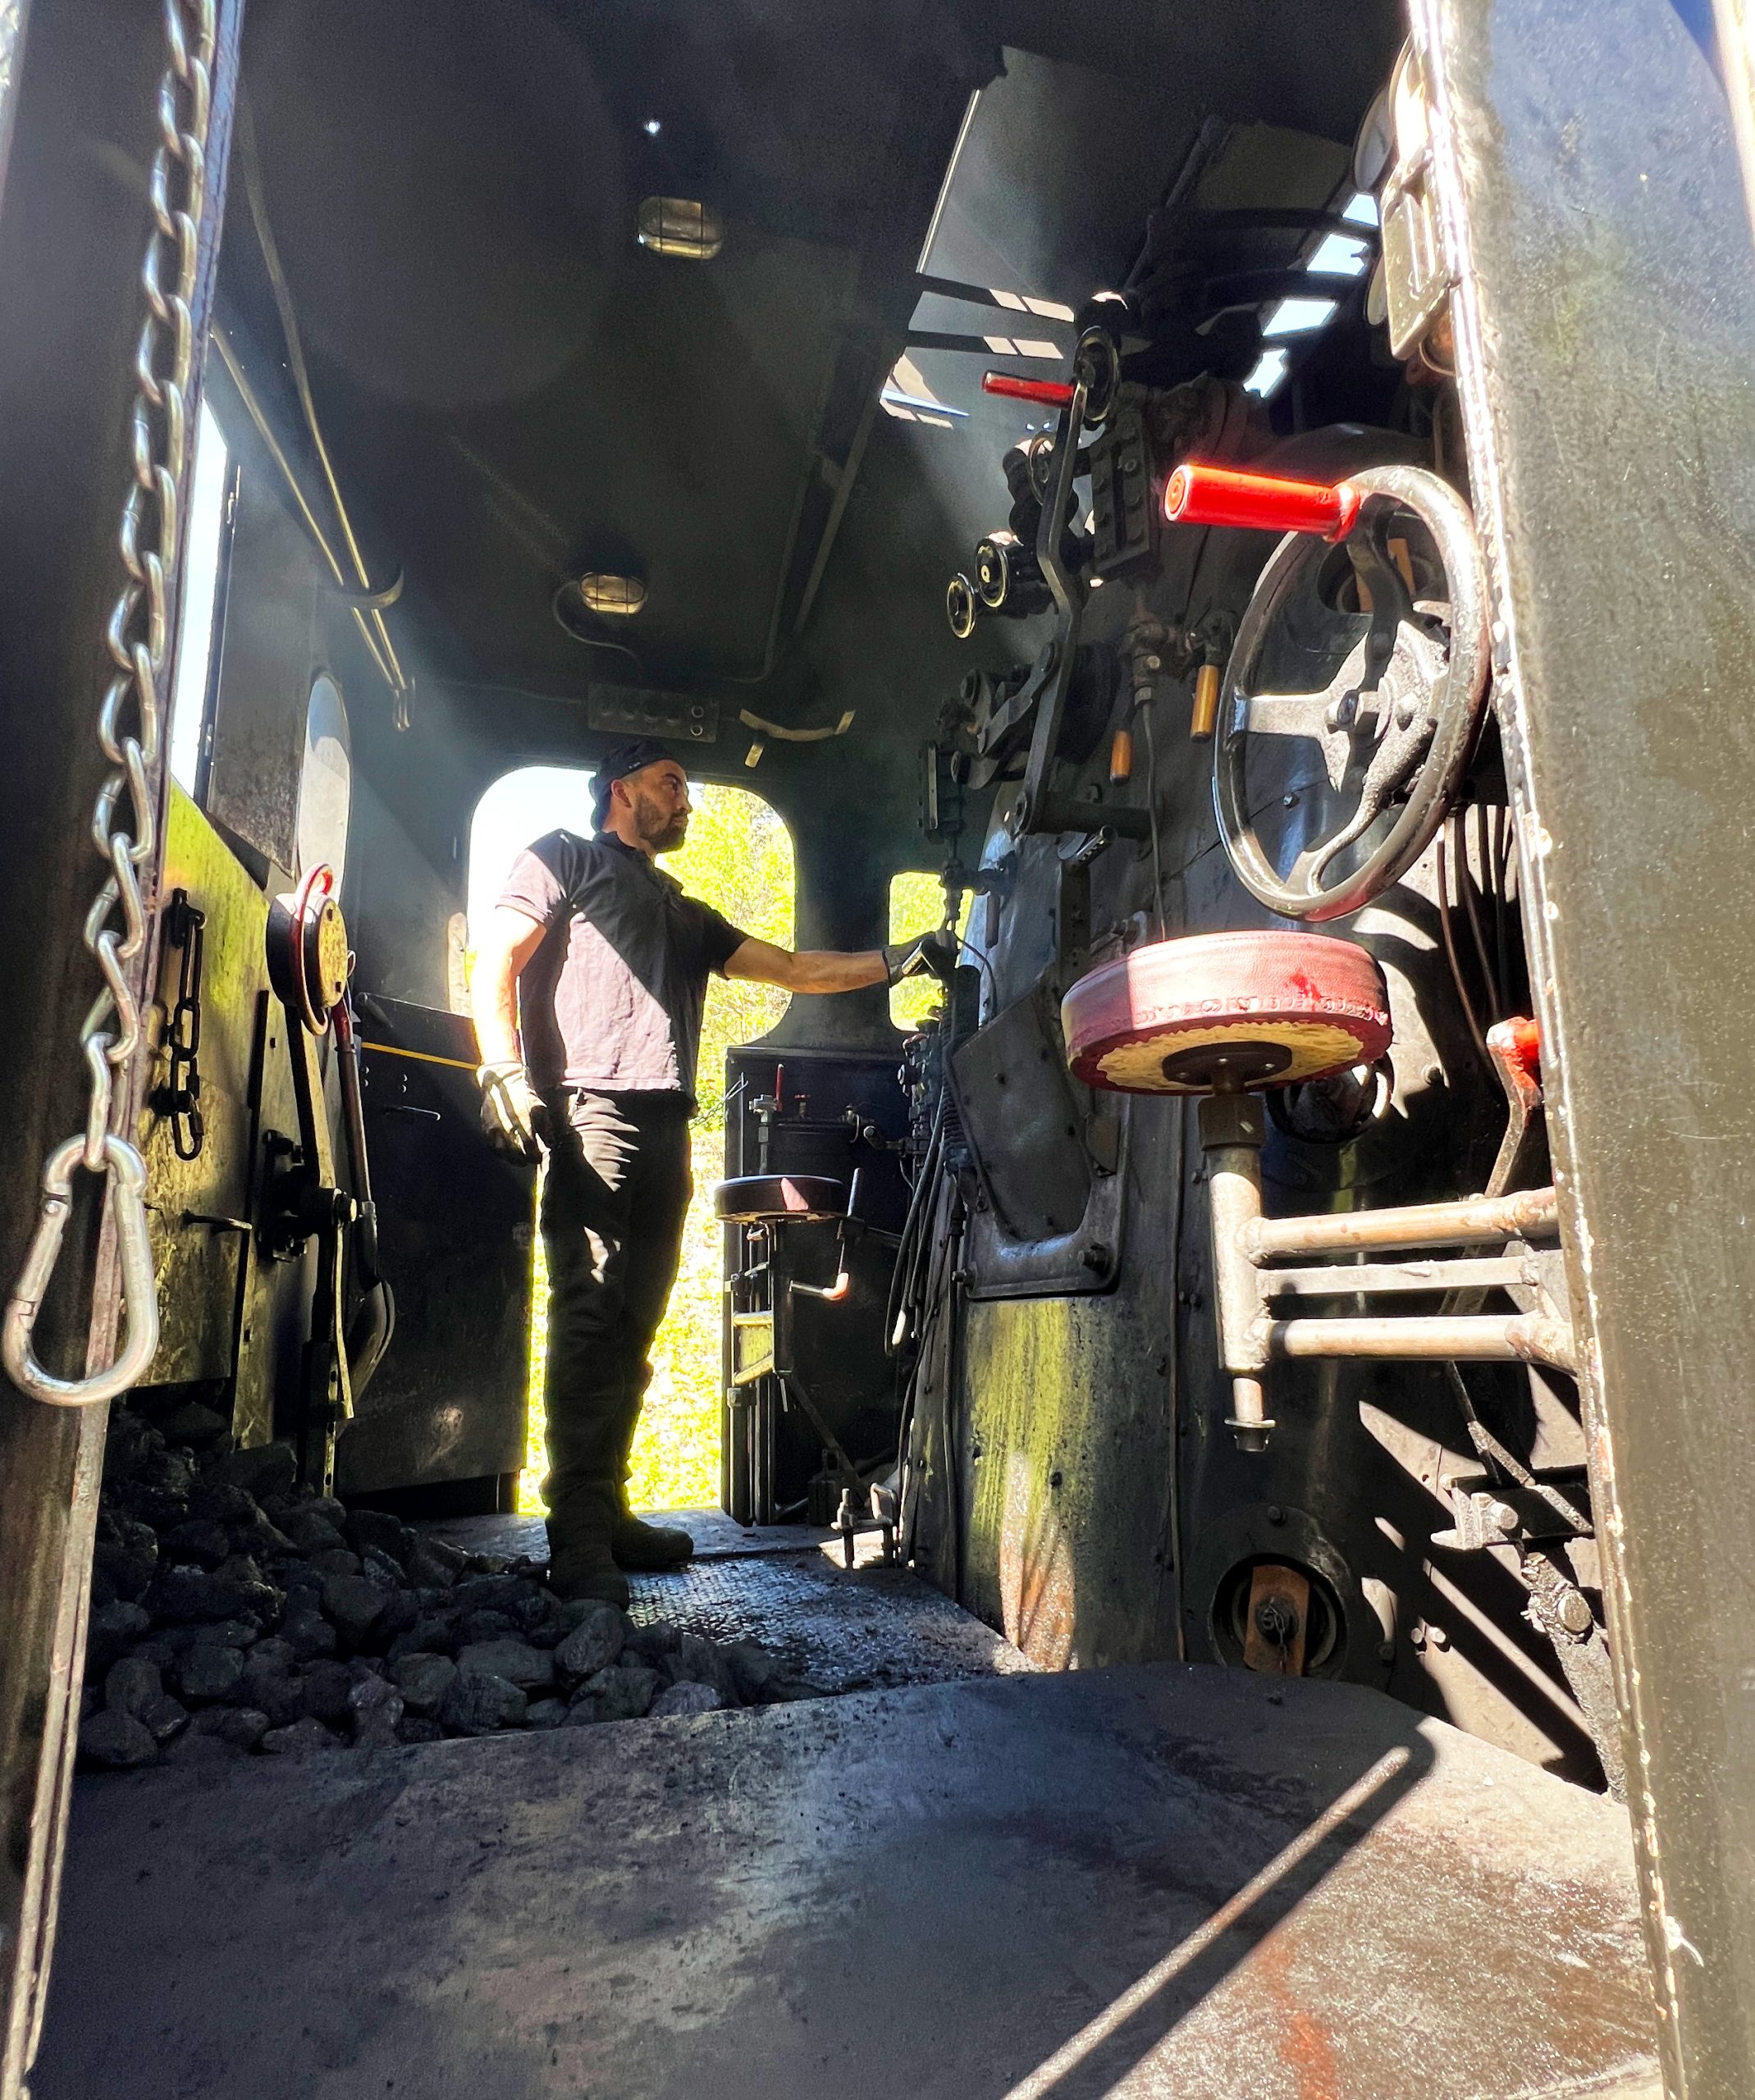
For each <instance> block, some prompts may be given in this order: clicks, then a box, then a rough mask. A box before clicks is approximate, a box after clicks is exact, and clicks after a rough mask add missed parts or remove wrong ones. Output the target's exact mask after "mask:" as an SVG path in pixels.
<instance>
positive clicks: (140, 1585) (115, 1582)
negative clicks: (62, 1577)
mask: <svg viewBox="0 0 1755 2100" xmlns="http://www.w3.org/2000/svg"><path fill="white" fill-rule="evenodd" d="M106 1534H107V1535H106ZM92 1565H93V1567H94V1568H95V1569H97V1570H98V1572H99V1573H102V1574H103V1575H106V1576H107V1577H108V1578H109V1581H110V1585H111V1586H112V1588H113V1589H114V1591H115V1592H116V1594H117V1596H119V1597H126V1598H127V1599H129V1600H130V1602H131V1601H133V1600H136V1599H138V1598H139V1596H140V1595H141V1593H142V1592H143V1591H144V1590H145V1588H146V1587H147V1585H148V1584H149V1582H151V1581H152V1579H153V1576H154V1575H155V1574H157V1573H158V1533H157V1532H155V1531H154V1530H153V1527H152V1526H151V1525H150V1524H148V1523H142V1522H141V1520H140V1519H139V1518H138V1517H129V1516H126V1515H123V1514H121V1513H120V1512H118V1513H117V1514H116V1515H115V1516H114V1517H109V1518H107V1523H106V1525H105V1527H104V1530H103V1532H100V1534H99V1536H98V1545H97V1550H96V1551H95V1552H94V1554H93V1556H92Z"/></svg>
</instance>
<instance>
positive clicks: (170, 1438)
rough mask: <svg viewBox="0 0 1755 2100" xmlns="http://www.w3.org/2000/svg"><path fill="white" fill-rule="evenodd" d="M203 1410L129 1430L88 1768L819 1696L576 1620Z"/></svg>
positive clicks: (756, 1649) (91, 1649)
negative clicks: (321, 1482)
mask: <svg viewBox="0 0 1755 2100" xmlns="http://www.w3.org/2000/svg"><path fill="white" fill-rule="evenodd" d="M296 1473H297V1467H296V1463H295V1459H294V1454H293V1452H292V1450H291V1449H290V1446H288V1445H284V1444H268V1445H260V1446H258V1447H256V1448H254V1449H249V1450H235V1449H232V1448H231V1442H230V1439H229V1438H228V1437H227V1436H226V1434H225V1424H224V1422H222V1420H221V1418H220V1417H219V1416H217V1414H214V1413H212V1412H211V1410H208V1409H207V1408H201V1407H199V1406H196V1405H190V1406H185V1407H183V1408H180V1409H178V1410H177V1411H176V1413H173V1414H171V1416H170V1417H169V1418H167V1420H166V1421H165V1422H164V1423H163V1424H162V1427H154V1426H153V1424H152V1423H151V1422H149V1421H147V1420H146V1419H145V1418H144V1417H143V1416H141V1415H140V1414H139V1413H136V1412H135V1411H134V1410H132V1409H130V1408H115V1409H113V1410H112V1415H111V1422H110V1429H109V1440H108V1445H107V1451H106V1455H105V1461H104V1479H103V1500H102V1502H101V1504H100V1508H99V1515H98V1540H97V1550H96V1553H95V1554H94V1564H93V1570H92V1605H91V1619H90V1631H89V1637H88V1641H87V1648H86V1661H85V1692H84V1696H83V1701H82V1704H81V1709H80V1734H79V1743H80V1764H81V1766H82V1768H83V1769H87V1770H107V1771H114V1770H126V1769H131V1768H133V1767H135V1766H138V1765H144V1764H157V1763H160V1762H165V1763H170V1764H193V1763H196V1762H205V1761H208V1760H215V1761H218V1760H229V1759H231V1758H235V1757H240V1756H245V1755H267V1756H299V1755H307V1754H308V1753H310V1752H313V1751H331V1750H337V1749H340V1748H342V1747H344V1746H350V1745H352V1746H365V1747H370V1746H378V1745H386V1744H392V1743H410V1742H438V1741H440V1740H441V1738H442V1737H447V1736H453V1737H459V1736H485V1735H493V1734H496V1733H500V1732H501V1731H502V1730H507V1729H528V1728H578V1727H581V1726H594V1725H596V1724H597V1723H601V1722H608V1721H631V1720H639V1719H645V1718H647V1717H648V1716H651V1717H657V1716H660V1715H664V1714H706V1713H712V1712H714V1711H715V1710H718V1709H720V1708H722V1707H729V1706H747V1705H768V1704H770V1703H772V1702H774V1701H777V1700H783V1699H795V1698H802V1697H808V1696H812V1694H813V1692H814V1690H815V1687H811V1685H809V1684H807V1683H805V1682H802V1680H800V1679H798V1678H795V1677H793V1676H790V1675H789V1674H788V1672H787V1670H786V1669H785V1668H784V1665H783V1664H782V1663H781V1661H780V1659H779V1658H778V1657H776V1656H775V1655H772V1654H770V1652H769V1651H768V1650H766V1649H764V1648H761V1647H760V1646H757V1645H756V1643H755V1642H753V1641H738V1642H733V1643H725V1644H721V1643H718V1642H715V1641H706V1640H702V1639H701V1638H699V1637H697V1636H695V1635H692V1634H687V1633H679V1632H677V1630H676V1629H675V1628H674V1627H669V1626H663V1625H658V1626H634V1625H633V1624H631V1623H629V1621H628V1618H626V1616H625V1615H624V1614H623V1613H621V1612H619V1611H618V1610H617V1609H615V1606H614V1605H606V1604H595V1603H574V1604H564V1603H562V1602H561V1601H560V1599H558V1598H557V1597H555V1596H554V1595H553V1593H552V1592H551V1591H550V1590H549V1589H548V1587H547V1586H546V1582H545V1580H544V1571H543V1569H542V1567H541V1566H540V1565H538V1564H536V1563H534V1562H532V1561H530V1560H528V1559H518V1560H506V1559H503V1558H501V1557H500V1556H497V1555H495V1554H480V1553H465V1552H463V1551H462V1550H459V1548H457V1547H455V1546H452V1545H446V1544H445V1543H443V1542H442V1541H439V1540H436V1539H431V1538H427V1537H423V1536H421V1535H419V1534H418V1533H417V1532H415V1531H414V1530H413V1529H412V1528H411V1527H409V1525H407V1524H405V1523H403V1522H402V1521H401V1519H400V1518H397V1517H394V1516H390V1515H387V1514H386V1513H383V1512H382V1511H377V1510H368V1509H354V1510H349V1509H345V1508H344V1507H343V1506H342V1504H340V1503H339V1502H337V1501H336V1500H334V1499H333V1498H332V1497H329V1496H324V1495H313V1493H312V1492H311V1491H309V1490H308V1489H307V1488H304V1487H301V1486H299V1485H298V1484H297V1480H296Z"/></svg>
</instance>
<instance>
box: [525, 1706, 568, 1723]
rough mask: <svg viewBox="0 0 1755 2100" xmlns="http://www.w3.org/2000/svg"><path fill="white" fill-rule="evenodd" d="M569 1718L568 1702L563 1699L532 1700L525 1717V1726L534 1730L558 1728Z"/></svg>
mask: <svg viewBox="0 0 1755 2100" xmlns="http://www.w3.org/2000/svg"><path fill="white" fill-rule="evenodd" d="M566 1718H567V1706H566V1701H564V1700H562V1699H537V1700H532V1702H531V1705H530V1710H529V1712H528V1714H526V1716H525V1725H526V1726H527V1727H528V1728H559V1727H560V1724H561V1723H562V1722H563V1721H564V1720H565V1719H566Z"/></svg>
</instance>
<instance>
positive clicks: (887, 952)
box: [884, 926, 957, 984]
mask: <svg viewBox="0 0 1755 2100" xmlns="http://www.w3.org/2000/svg"><path fill="white" fill-rule="evenodd" d="M956 967H957V936H956V935H955V934H953V933H950V932H948V930H947V929H945V928H944V927H943V926H935V927H934V928H933V929H932V930H931V932H930V933H928V934H916V935H915V936H914V938H913V939H912V941H898V942H895V943H893V945H892V946H890V947H887V948H885V949H884V981H885V982H886V983H888V984H900V983H901V982H902V980H903V978H905V977H918V976H920V975H921V974H922V973H923V972H925V971H928V970H930V972H931V974H932V975H934V976H935V977H936V978H937V979H938V980H939V983H940V984H948V983H949V982H950V979H951V973H952V971H953V970H955V969H956Z"/></svg>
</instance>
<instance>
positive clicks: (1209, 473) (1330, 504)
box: [1164, 463, 1360, 540]
mask: <svg viewBox="0 0 1755 2100" xmlns="http://www.w3.org/2000/svg"><path fill="white" fill-rule="evenodd" d="M1359 504H1360V498H1359V495H1358V494H1357V493H1356V492H1355V491H1354V490H1353V489H1351V488H1350V487H1349V486H1348V485H1347V484H1346V482H1336V483H1335V485H1334V486H1333V487H1332V488H1328V487H1325V486H1323V484H1322V483H1321V482H1287V481H1282V480H1281V479H1280V478H1279V477H1278V476H1277V475H1274V474H1240V473H1237V472H1236V470H1235V469H1234V468H1230V467H1202V466H1197V465H1195V464H1194V463H1185V464H1184V465H1182V466H1180V467H1178V468H1177V470H1176V472H1175V473H1173V474H1172V476H1171V477H1170V479H1169V481H1168V483H1167V484H1166V485H1165V488H1164V516H1165V517H1166V518H1168V520H1169V521H1170V523H1172V525H1177V524H1180V525H1245V526H1252V527H1255V528H1257V529H1258V530H1259V531H1261V532H1319V533H1321V535H1322V536H1323V538H1324V539H1325V540H1344V539H1345V538H1346V536H1347V534H1348V533H1349V532H1351V531H1352V529H1353V522H1354V520H1355V518H1357V517H1358V515H1359Z"/></svg>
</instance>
